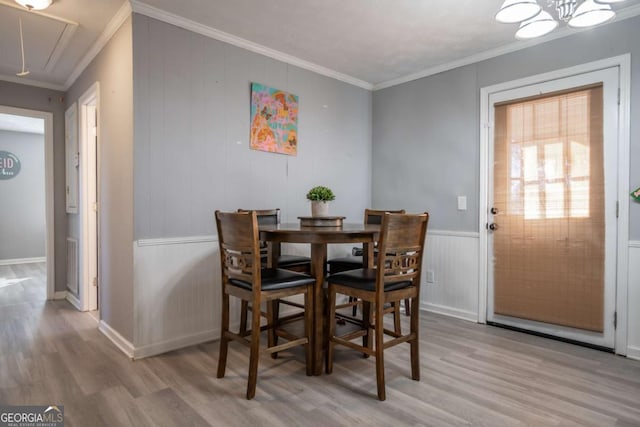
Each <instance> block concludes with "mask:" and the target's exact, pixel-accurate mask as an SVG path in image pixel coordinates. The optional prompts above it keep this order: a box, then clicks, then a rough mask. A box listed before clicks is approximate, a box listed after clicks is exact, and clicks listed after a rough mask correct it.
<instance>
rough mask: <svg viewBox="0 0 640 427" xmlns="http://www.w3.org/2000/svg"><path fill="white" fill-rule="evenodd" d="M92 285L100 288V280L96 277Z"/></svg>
mask: <svg viewBox="0 0 640 427" xmlns="http://www.w3.org/2000/svg"><path fill="white" fill-rule="evenodd" d="M91 284H92V285H93V287H98V278H97V277H94V278H93V280H92V281H91Z"/></svg>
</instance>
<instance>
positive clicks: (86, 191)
mask: <svg viewBox="0 0 640 427" xmlns="http://www.w3.org/2000/svg"><path fill="white" fill-rule="evenodd" d="M99 105H100V84H99V83H98V82H95V83H94V84H93V85H91V87H90V88H89V89H87V90H86V91H85V93H84V94H82V96H80V98H79V99H78V110H79V143H80V144H79V151H80V200H79V204H78V205H79V207H80V227H81V228H80V303H81V306H82V311H89V310H96V309H97V300H98V298H97V289H96V286H94V284H93V279H94V278H99V274H98V216H99V214H98V213H97V212H94V210H93V209H94V206H93V204H94V203H97V202H98V173H97V172H98V171H97V168H98V162H97V156H98V152H97V144H96V143H95V142H94V140H93V138H94V133H93V132H94V130H93V129H92V127H93V126H90V124H92V123H93V122H94V119H93V118H92V117H89V115H88V114H87V113H88V111H91V108H89V107H94V108H95V109H96V111H97V114H99V111H100V109H99ZM95 124H96V125H98V124H99V118H98V119H95ZM98 134H99V132H98ZM95 137H96V138H99V136H98V135H96V136H95ZM98 143H99V141H98Z"/></svg>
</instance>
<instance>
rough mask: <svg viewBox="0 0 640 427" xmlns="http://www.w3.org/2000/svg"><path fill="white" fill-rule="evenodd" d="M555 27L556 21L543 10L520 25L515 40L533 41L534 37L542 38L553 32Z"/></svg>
mask: <svg viewBox="0 0 640 427" xmlns="http://www.w3.org/2000/svg"><path fill="white" fill-rule="evenodd" d="M557 26H558V21H556V20H555V19H553V17H552V16H551V15H550V14H549V12H547V11H544V10H543V11H542V12H540V13H539V14H537V15H536V16H534V17H533V18H531V19H529V20H527V21H524V22H523V23H522V24H520V28H519V29H518V31H517V32H516V38H517V39H533V38H535V37H542V36H544V35H545V34H549V33H550V32H551V31H553V30H555V29H556V27H557Z"/></svg>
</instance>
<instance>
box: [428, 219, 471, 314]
mask: <svg viewBox="0 0 640 427" xmlns="http://www.w3.org/2000/svg"><path fill="white" fill-rule="evenodd" d="M478 245H479V234H478V233H473V232H459V231H446V230H429V231H428V232H427V241H426V253H425V257H424V259H423V264H424V265H423V268H424V270H423V274H422V295H421V298H420V300H421V301H420V308H421V309H423V310H427V311H432V312H434V313H440V314H445V315H448V316H453V317H457V318H460V319H464V320H469V321H472V322H477V321H478V282H479V281H478V274H479V268H478V250H479V246H478ZM427 270H432V271H433V273H434V278H435V281H434V283H427Z"/></svg>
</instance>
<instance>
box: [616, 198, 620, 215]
mask: <svg viewBox="0 0 640 427" xmlns="http://www.w3.org/2000/svg"><path fill="white" fill-rule="evenodd" d="M616 218H620V202H619V201H616Z"/></svg>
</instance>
